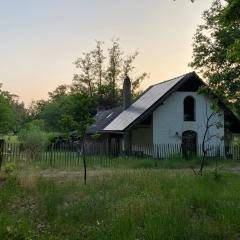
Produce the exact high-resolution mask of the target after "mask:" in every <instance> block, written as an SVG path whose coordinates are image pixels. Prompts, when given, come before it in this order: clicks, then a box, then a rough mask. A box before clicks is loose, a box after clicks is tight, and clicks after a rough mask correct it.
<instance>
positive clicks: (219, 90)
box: [190, 0, 240, 114]
mask: <svg viewBox="0 0 240 240" xmlns="http://www.w3.org/2000/svg"><path fill="white" fill-rule="evenodd" d="M233 2H235V1H230V3H233ZM228 6H230V5H227V7H228ZM227 7H224V6H223V5H222V4H221V2H220V0H215V1H214V2H213V4H212V6H211V8H210V9H209V10H207V11H205V12H204V13H203V20H204V24H201V25H199V26H198V28H197V31H196V34H195V36H194V43H193V59H192V62H191V63H190V66H192V67H193V68H195V69H197V70H199V71H200V73H202V75H203V77H204V78H205V79H206V80H207V82H208V84H209V86H210V88H211V89H212V90H213V93H214V94H216V95H218V96H220V97H221V99H222V100H223V101H224V102H227V103H228V104H230V105H231V107H232V109H233V110H234V111H235V112H236V113H238V114H240V62H239V61H238V59H237V58H236V57H233V56H235V53H236V52H235V50H234V49H235V48H236V46H237V45H236V42H238V41H239V39H240V22H239V21H238V20H236V21H230V22H228V24H223V23H222V22H221V19H222V18H223V15H224V14H225V10H226V9H227ZM233 46H234V47H233Z"/></svg>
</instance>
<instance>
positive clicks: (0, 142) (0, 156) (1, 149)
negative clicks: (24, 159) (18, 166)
mask: <svg viewBox="0 0 240 240" xmlns="http://www.w3.org/2000/svg"><path fill="white" fill-rule="evenodd" d="M3 152H4V139H0V170H1V167H2V163H3Z"/></svg>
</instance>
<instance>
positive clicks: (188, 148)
mask: <svg viewBox="0 0 240 240" xmlns="http://www.w3.org/2000/svg"><path fill="white" fill-rule="evenodd" d="M182 154H183V157H185V158H189V157H191V156H194V155H196V154H197V133H196V132H194V131H191V130H189V131H185V132H183V133H182Z"/></svg>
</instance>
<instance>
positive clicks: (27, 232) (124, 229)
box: [0, 169, 240, 240]
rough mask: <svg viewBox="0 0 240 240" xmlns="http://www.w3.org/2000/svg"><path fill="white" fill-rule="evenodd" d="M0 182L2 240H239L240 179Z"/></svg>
mask: <svg viewBox="0 0 240 240" xmlns="http://www.w3.org/2000/svg"><path fill="white" fill-rule="evenodd" d="M68 177H69V178H66V177H64V178H61V177H56V176H55V177H53V178H51V180H50V179H46V178H38V177H36V176H35V175H32V174H26V175H22V176H21V177H18V179H17V180H14V179H9V180H6V181H5V182H4V183H1V186H0V188H1V191H0V239H2V240H6V239H69V240H73V239H108V240H109V239H114V240H116V239H122V240H125V239H238V236H239V234H240V232H239V228H238V226H239V224H240V211H238V209H239V208H240V201H239V195H240V192H239V184H240V180H239V175H238V174H224V176H223V178H221V179H219V180H218V181H216V180H214V178H213V177H212V174H210V173H209V174H206V175H204V176H202V177H195V176H193V174H192V172H191V171H186V170H174V171H173V170H171V171H170V170H146V169H145V170H144V169H142V170H128V171H126V170H124V171H122V170H116V171H106V172H104V171H100V172H98V173H96V172H95V174H94V173H93V174H92V175H91V178H90V179H89V182H88V185H87V186H85V185H84V184H83V181H82V180H81V178H76V177H75V178H71V174H70V173H69V174H68Z"/></svg>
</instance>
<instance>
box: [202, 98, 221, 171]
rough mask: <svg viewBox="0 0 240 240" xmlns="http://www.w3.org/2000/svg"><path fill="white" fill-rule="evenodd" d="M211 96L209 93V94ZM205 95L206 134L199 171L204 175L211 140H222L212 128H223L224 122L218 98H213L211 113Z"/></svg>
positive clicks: (203, 140) (204, 135)
mask: <svg viewBox="0 0 240 240" xmlns="http://www.w3.org/2000/svg"><path fill="white" fill-rule="evenodd" d="M207 96H209V94H208V95H207ZM207 96H205V104H206V105H205V120H206V121H205V125H204V134H203V139H202V144H201V148H202V154H203V156H202V159H201V165H200V168H199V171H198V174H199V175H202V173H203V168H204V166H205V160H206V157H207V154H208V152H209V151H210V150H211V148H210V149H209V143H210V142H211V140H212V139H213V138H218V139H219V140H222V139H221V138H222V136H218V135H216V134H213V133H212V132H211V130H212V128H217V129H219V128H222V127H223V126H222V123H221V121H219V117H221V116H222V112H221V110H220V108H219V107H218V103H217V101H216V100H214V99H212V100H213V102H212V106H210V109H211V113H209V111H208V108H209V106H208V104H207V102H208V99H207V98H208V97H207Z"/></svg>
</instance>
